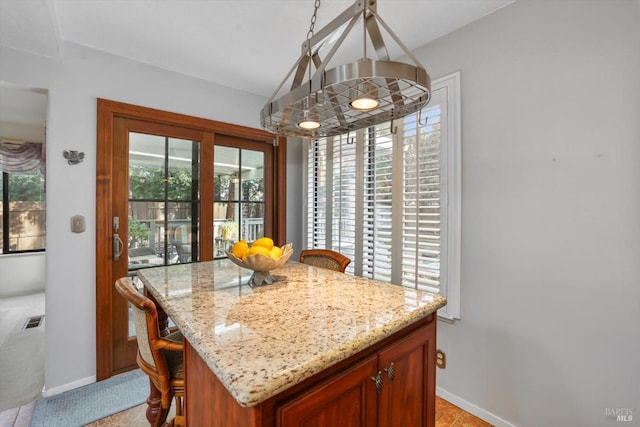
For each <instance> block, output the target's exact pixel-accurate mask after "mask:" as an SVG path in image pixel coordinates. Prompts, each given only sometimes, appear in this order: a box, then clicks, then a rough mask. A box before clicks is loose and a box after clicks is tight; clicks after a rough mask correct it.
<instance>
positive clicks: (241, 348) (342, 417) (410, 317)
mask: <svg viewBox="0 0 640 427" xmlns="http://www.w3.org/2000/svg"><path fill="white" fill-rule="evenodd" d="M251 274H252V272H251V271H250V270H246V269H244V268H241V267H238V266H236V265H235V264H233V263H231V262H230V261H229V260H226V259H225V260H216V261H209V262H201V263H193V264H178V265H172V266H167V267H157V268H150V269H145V270H140V271H139V272H138V276H139V277H140V279H141V280H142V282H143V283H144V286H145V288H146V290H147V292H148V293H149V294H150V295H151V296H152V297H153V298H154V299H155V300H156V301H157V303H158V305H159V306H160V307H161V308H162V309H163V310H164V311H165V312H166V313H167V315H168V316H169V317H170V318H171V319H172V320H173V321H174V322H175V324H176V325H177V327H178V328H179V329H180V331H181V332H182V333H183V335H184V337H185V339H186V341H187V344H186V346H185V379H186V384H187V386H186V419H187V423H188V425H191V426H204V425H206V426H225V427H229V426H261V427H267V426H293V425H296V426H314V425H318V426H320V425H341V424H342V425H347V424H348V423H351V424H348V425H362V426H364V425H379V426H384V425H389V426H398V425H403V426H413V425H416V426H432V425H434V423H435V418H434V415H435V413H434V412H435V406H434V402H435V333H436V314H435V312H436V310H437V309H438V308H440V307H442V306H444V305H445V304H446V300H445V298H443V297H441V296H438V295H434V294H431V293H428V292H422V291H417V290H414V289H409V288H405V287H401V286H397V285H391V284H387V283H382V282H378V281H374V280H370V279H366V278H362V277H357V276H352V275H348V274H343V273H338V272H334V271H330V270H325V269H320V268H316V267H311V266H308V265H305V264H299V263H296V262H291V261H289V262H288V263H287V264H285V266H283V267H282V268H280V269H277V270H275V271H273V272H272V274H273V276H274V277H275V278H276V279H277V281H276V282H275V283H273V284H271V285H266V286H262V287H255V288H251V287H250V286H248V285H247V283H248V281H249V278H250V277H251ZM356 421H357V423H354V422H356Z"/></svg>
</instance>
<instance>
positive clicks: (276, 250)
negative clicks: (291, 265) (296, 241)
mask: <svg viewBox="0 0 640 427" xmlns="http://www.w3.org/2000/svg"><path fill="white" fill-rule="evenodd" d="M269 252H270V254H271V258H273V259H278V258H280V257H281V256H282V249H280V248H279V247H277V246H274V247H273V248H271V251H269Z"/></svg>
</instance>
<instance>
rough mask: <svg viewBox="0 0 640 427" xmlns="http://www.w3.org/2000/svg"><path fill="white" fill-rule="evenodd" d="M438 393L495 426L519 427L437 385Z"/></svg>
mask: <svg viewBox="0 0 640 427" xmlns="http://www.w3.org/2000/svg"><path fill="white" fill-rule="evenodd" d="M436 395H437V396H439V397H441V398H442V399H444V400H446V401H447V402H449V403H453V404H454V405H456V406H457V407H458V408H460V409H464V410H465V411H467V412H468V413H470V414H472V415H475V416H476V417H478V418H480V419H482V420H484V421H486V422H488V423H489V424H491V425H494V426H495V427H517V426H516V425H515V424H511V423H510V422H508V421H507V420H504V419H502V418H500V417H499V416H497V415H494V414H492V413H491V412H489V411H487V410H485V409H482V408H480V407H479V406H476V405H474V404H473V403H471V402H467V401H466V400H464V399H462V398H460V397H458V396H456V395H455V394H453V393H449V392H448V391H446V390H444V389H443V388H441V387H436Z"/></svg>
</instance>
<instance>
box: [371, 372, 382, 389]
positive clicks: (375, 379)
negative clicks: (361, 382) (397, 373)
mask: <svg viewBox="0 0 640 427" xmlns="http://www.w3.org/2000/svg"><path fill="white" fill-rule="evenodd" d="M371 381H373V382H374V383H376V390H378V393H380V392H381V391H382V384H383V382H384V379H382V372H380V371H378V375H376V376H375V377H371Z"/></svg>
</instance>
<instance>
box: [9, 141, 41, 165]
mask: <svg viewBox="0 0 640 427" xmlns="http://www.w3.org/2000/svg"><path fill="white" fill-rule="evenodd" d="M43 153H44V144H37V143H33V142H25V143H21V144H14V143H10V142H0V172H32V171H35V170H36V169H38V168H39V169H40V170H41V171H43V172H44V155H43Z"/></svg>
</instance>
